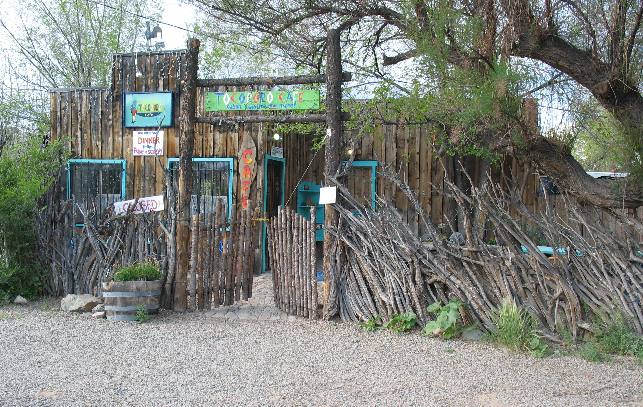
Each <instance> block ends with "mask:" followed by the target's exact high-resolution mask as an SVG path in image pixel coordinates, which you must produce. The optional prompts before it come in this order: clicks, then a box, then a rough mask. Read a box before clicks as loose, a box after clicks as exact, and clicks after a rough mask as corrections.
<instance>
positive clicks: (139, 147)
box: [132, 130, 164, 155]
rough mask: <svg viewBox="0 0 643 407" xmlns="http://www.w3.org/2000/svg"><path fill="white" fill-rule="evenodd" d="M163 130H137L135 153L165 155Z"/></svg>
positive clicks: (135, 133)
mask: <svg viewBox="0 0 643 407" xmlns="http://www.w3.org/2000/svg"><path fill="white" fill-rule="evenodd" d="M163 135H164V132H163V130H160V131H156V130H151V131H135V132H134V142H133V143H132V148H133V150H134V155H163Z"/></svg>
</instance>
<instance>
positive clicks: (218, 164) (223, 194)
mask: <svg viewBox="0 0 643 407" xmlns="http://www.w3.org/2000/svg"><path fill="white" fill-rule="evenodd" d="M178 164H179V163H178V161H172V162H171V163H170V170H171V174H172V185H173V187H174V189H175V191H177V190H178V173H177V170H178ZM229 177H230V164H229V162H227V161H193V162H192V199H191V205H192V215H194V214H196V213H212V212H214V210H215V208H216V204H217V201H221V203H222V204H223V208H224V210H226V211H227V207H228V189H229V188H228V182H229Z"/></svg>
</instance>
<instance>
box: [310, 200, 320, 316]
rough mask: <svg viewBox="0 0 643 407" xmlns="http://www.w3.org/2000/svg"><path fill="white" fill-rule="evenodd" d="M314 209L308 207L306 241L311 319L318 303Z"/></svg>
mask: <svg viewBox="0 0 643 407" xmlns="http://www.w3.org/2000/svg"><path fill="white" fill-rule="evenodd" d="M316 209H317V208H316V207H315V205H313V206H311V208H310V226H309V228H310V229H309V230H308V239H309V241H308V243H307V244H308V247H310V259H309V261H310V268H311V278H312V287H311V291H312V299H311V301H312V306H311V310H312V314H311V318H312V319H317V307H318V304H317V270H316V269H315V267H317V264H316V263H317V262H316V260H317V256H316V248H315V225H316V222H315V216H316Z"/></svg>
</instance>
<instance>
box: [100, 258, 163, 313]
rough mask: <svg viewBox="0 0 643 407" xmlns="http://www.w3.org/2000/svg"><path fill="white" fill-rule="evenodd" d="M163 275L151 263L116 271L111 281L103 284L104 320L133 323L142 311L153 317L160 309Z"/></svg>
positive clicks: (137, 264)
mask: <svg viewBox="0 0 643 407" xmlns="http://www.w3.org/2000/svg"><path fill="white" fill-rule="evenodd" d="M162 276H163V275H162V273H161V271H160V270H159V268H158V266H157V265H156V264H154V263H151V262H144V263H135V264H132V265H129V266H123V267H121V268H119V269H118V270H116V273H114V277H113V278H112V281H109V282H105V283H103V298H104V302H105V312H106V315H107V319H108V320H111V321H136V320H138V319H139V318H137V313H138V314H139V315H140V314H141V312H142V310H143V309H144V310H145V312H147V313H149V314H155V313H156V312H158V309H159V299H160V297H161V278H162Z"/></svg>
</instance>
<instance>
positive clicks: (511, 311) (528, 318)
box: [491, 299, 548, 357]
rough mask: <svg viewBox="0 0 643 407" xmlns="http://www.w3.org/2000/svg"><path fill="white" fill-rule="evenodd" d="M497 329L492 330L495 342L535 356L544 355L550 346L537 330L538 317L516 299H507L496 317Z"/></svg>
mask: <svg viewBox="0 0 643 407" xmlns="http://www.w3.org/2000/svg"><path fill="white" fill-rule="evenodd" d="M494 323H495V324H496V330H495V331H493V332H491V338H492V339H493V340H494V342H496V343H499V344H500V345H503V346H506V347H507V348H509V349H511V350H513V351H529V352H531V354H532V355H533V356H536V357H543V356H545V355H546V353H547V351H548V346H547V345H546V344H545V343H544V342H543V341H542V340H541V338H540V337H539V336H538V333H537V331H536V329H537V323H536V319H535V318H534V317H533V316H532V315H531V314H529V313H528V312H527V311H526V310H523V309H521V308H520V307H519V306H518V305H517V304H516V303H515V301H513V300H511V299H505V300H504V301H503V302H502V305H501V306H500V309H499V310H498V313H497V314H496V316H495V317H494Z"/></svg>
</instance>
